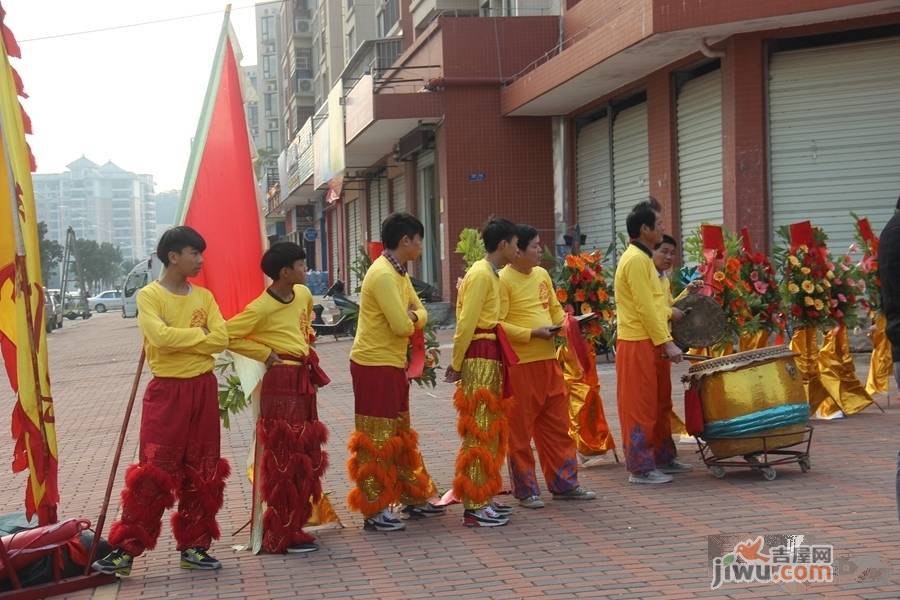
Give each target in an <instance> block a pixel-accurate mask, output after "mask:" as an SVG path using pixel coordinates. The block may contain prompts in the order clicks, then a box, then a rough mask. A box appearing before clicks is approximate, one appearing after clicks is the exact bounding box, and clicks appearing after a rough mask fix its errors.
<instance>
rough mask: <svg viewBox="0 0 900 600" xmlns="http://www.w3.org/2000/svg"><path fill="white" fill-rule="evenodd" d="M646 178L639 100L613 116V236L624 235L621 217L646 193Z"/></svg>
mask: <svg viewBox="0 0 900 600" xmlns="http://www.w3.org/2000/svg"><path fill="white" fill-rule="evenodd" d="M649 179H650V148H649V146H648V142H647V103H646V102H642V103H641V104H638V105H637V106H632V107H630V108H626V109H625V110H623V111H622V112H620V113H618V114H617V115H616V116H615V119H614V120H613V198H614V199H615V200H614V203H613V214H614V217H615V223H616V234H617V236H616V237H617V238H618V234H619V233H622V234H624V235H628V231H627V230H626V228H625V219H626V217H628V213H629V212H630V211H631V209H632V208H633V207H634V205H635V204H637V203H638V202H641V201H643V200H646V199H647V198H648V197H649V195H650V188H649V185H648V181H649ZM617 244H618V240H617Z"/></svg>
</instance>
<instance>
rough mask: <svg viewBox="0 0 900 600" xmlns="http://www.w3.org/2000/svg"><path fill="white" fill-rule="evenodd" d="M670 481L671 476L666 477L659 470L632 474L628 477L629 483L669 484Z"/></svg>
mask: <svg viewBox="0 0 900 600" xmlns="http://www.w3.org/2000/svg"><path fill="white" fill-rule="evenodd" d="M671 481H672V476H671V475H666V474H665V473H663V472H662V471H660V470H659V469H653V470H652V471H647V472H646V473H632V474H631V475H629V476H628V482H629V483H669V482H671Z"/></svg>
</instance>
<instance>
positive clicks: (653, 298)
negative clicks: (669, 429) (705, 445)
mask: <svg viewBox="0 0 900 600" xmlns="http://www.w3.org/2000/svg"><path fill="white" fill-rule="evenodd" d="M658 217H659V215H658V214H657V212H656V211H654V210H653V206H652V205H651V203H650V202H641V203H639V204H637V205H636V206H635V207H634V208H633V209H632V210H631V212H630V213H629V214H628V218H627V219H626V226H627V228H628V236H629V238H630V239H631V243H630V245H629V246H628V249H627V250H626V251H625V252H624V253H623V254H622V258H621V259H620V260H619V264H618V266H617V267H616V276H615V290H616V311H617V315H618V322H617V342H616V388H617V389H616V399H617V404H618V409H619V423H620V425H621V427H622V443H623V445H624V448H625V466H626V468H627V469H628V471H629V473H630V476H629V481H630V482H632V483H651V484H658V483H668V482H670V481H672V476H671V475H670V474H667V473H664V472H663V469H664V470H667V471H673V470H679V469H680V468H681V467H683V465H681V463H678V462H677V461H675V460H674V457H672V459H671V460H667V458H668V457H667V456H666V453H665V451H664V444H663V443H662V442H660V440H657V439H656V436H657V422H658V420H659V409H658V402H659V382H658V373H657V368H656V363H657V359H658V358H659V356H660V355H661V354H662V355H664V356H665V357H666V358H667V359H668V360H671V361H672V362H680V361H681V358H682V352H681V349H680V348H678V346H676V345H675V343H674V342H673V341H672V336H671V334H670V333H669V322H668V321H669V315H670V313H669V312H667V311H670V310H672V309H671V308H668V309H667V308H666V307H665V305H666V304H667V299H666V298H664V292H663V287H662V285H661V284H660V282H659V273H658V271H657V270H656V267H655V266H654V264H653V259H652V256H653V251H652V250H651V248H655V247H656V245H657V244H659V243H660V242H661V241H662V235H663V231H662V226H661V223H659V218H658ZM676 310H677V309H676ZM665 418H666V419H668V414H666V417H665ZM669 441H670V443H671V438H670V440H669Z"/></svg>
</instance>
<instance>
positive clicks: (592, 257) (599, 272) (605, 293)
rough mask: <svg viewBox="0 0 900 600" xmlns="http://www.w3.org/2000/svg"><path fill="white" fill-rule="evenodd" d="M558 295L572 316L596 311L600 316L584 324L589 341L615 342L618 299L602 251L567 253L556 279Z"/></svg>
mask: <svg viewBox="0 0 900 600" xmlns="http://www.w3.org/2000/svg"><path fill="white" fill-rule="evenodd" d="M556 298H557V299H558V300H559V302H560V304H562V306H563V309H564V310H565V311H566V312H567V313H569V314H572V315H576V316H578V315H586V314H590V313H596V314H597V315H598V317H599V318H598V319H594V320H592V321H591V322H590V323H588V324H587V325H585V326H584V329H583V332H584V337H585V339H586V340H587V341H588V343H590V344H592V345H597V343H598V342H603V344H605V345H607V346H608V345H611V344H612V343H613V337H614V335H615V317H616V312H615V310H616V309H615V302H614V300H613V294H612V278H611V277H610V276H609V273H608V272H607V270H606V268H605V266H604V257H603V253H602V252H600V251H599V250H595V251H593V252H582V253H581V254H577V255H576V254H570V255H568V256H566V258H565V261H564V262H563V265H562V268H561V269H560V270H559V274H558V276H557V281H556Z"/></svg>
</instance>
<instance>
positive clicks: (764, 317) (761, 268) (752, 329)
mask: <svg viewBox="0 0 900 600" xmlns="http://www.w3.org/2000/svg"><path fill="white" fill-rule="evenodd" d="M740 260H741V274H740V278H741V282H742V285H743V287H744V289H745V290H746V292H747V294H746V297H747V306H748V309H749V312H750V315H751V317H752V318H751V319H750V321H749V322H747V324H746V327H745V333H747V334H752V333H756V332H757V331H768V332H770V333H773V332H780V331H782V330H783V329H784V325H785V323H784V321H785V317H784V313H783V311H782V309H781V295H780V294H779V291H778V282H777V281H776V280H775V270H774V269H773V268H772V263H771V261H769V257H768V256H766V255H765V254H763V253H762V252H752V251H750V248H749V247H747V245H745V248H744V251H743V252H742V253H741V258H740Z"/></svg>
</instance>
